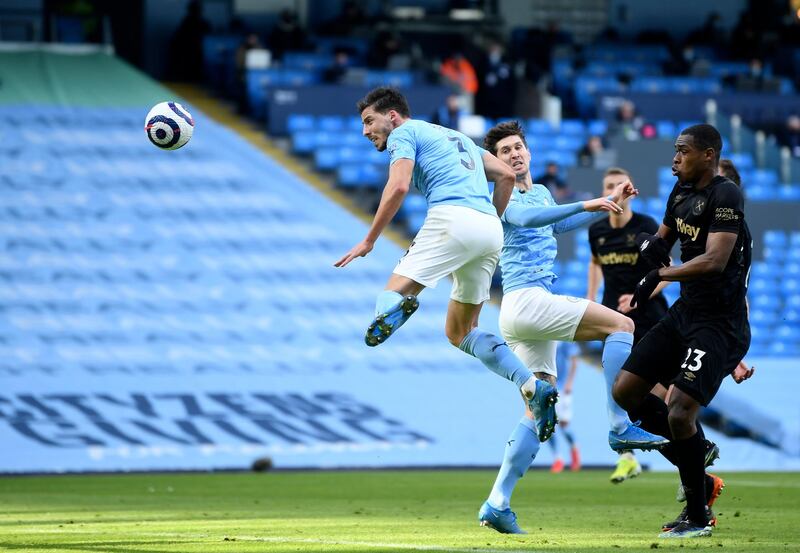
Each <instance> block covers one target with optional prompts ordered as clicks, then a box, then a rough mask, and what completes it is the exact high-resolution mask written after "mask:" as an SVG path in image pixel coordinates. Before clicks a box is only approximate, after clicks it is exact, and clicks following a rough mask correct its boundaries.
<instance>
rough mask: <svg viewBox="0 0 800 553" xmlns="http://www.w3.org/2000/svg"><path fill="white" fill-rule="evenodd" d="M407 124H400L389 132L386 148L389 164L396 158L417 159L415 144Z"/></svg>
mask: <svg viewBox="0 0 800 553" xmlns="http://www.w3.org/2000/svg"><path fill="white" fill-rule="evenodd" d="M406 127H407V125H401V126H399V127H397V128H396V129H395V130H393V131H392V132H391V133H390V134H389V138H388V139H387V140H386V149H387V150H388V151H389V165H391V164H392V163H394V162H395V161H397V160H398V159H410V160H411V161H416V159H417V144H416V141H415V140H414V137H413V136H412V135H411V130H410V129H408V128H406Z"/></svg>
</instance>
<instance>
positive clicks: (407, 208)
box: [402, 194, 428, 217]
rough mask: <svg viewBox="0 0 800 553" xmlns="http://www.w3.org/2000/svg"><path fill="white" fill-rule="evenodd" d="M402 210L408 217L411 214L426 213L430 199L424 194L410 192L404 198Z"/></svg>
mask: <svg viewBox="0 0 800 553" xmlns="http://www.w3.org/2000/svg"><path fill="white" fill-rule="evenodd" d="M402 210H403V212H404V214H405V216H406V217H408V216H410V215H411V214H418V213H423V214H425V213H427V212H428V201H427V200H426V199H425V196H423V195H422V194H409V195H407V196H406V198H405V200H403V207H402Z"/></svg>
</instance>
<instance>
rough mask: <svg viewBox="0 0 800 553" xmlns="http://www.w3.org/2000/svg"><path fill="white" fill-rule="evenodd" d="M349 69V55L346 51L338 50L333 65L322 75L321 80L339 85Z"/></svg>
mask: <svg viewBox="0 0 800 553" xmlns="http://www.w3.org/2000/svg"><path fill="white" fill-rule="evenodd" d="M349 69H350V54H349V52H348V51H347V50H344V49H339V50H336V53H335V54H334V57H333V65H331V66H330V67H328V68H327V69H326V70H325V71H324V72H323V73H322V80H323V81H324V82H326V83H341V82H342V81H343V80H344V78H345V76H346V75H347V71H348V70H349Z"/></svg>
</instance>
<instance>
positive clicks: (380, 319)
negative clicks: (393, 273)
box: [364, 290, 419, 347]
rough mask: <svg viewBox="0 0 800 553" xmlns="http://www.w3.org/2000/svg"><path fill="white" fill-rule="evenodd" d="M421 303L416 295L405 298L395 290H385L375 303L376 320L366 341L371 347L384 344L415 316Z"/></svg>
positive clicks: (365, 337) (368, 330) (367, 334)
mask: <svg viewBox="0 0 800 553" xmlns="http://www.w3.org/2000/svg"><path fill="white" fill-rule="evenodd" d="M418 307H419V301H417V297H416V296H414V295H411V294H409V295H407V296H403V295H402V294H398V293H397V292H395V291H393V290H384V291H383V292H381V293H380V294H379V295H378V300H377V301H376V303H375V320H373V321H372V324H370V325H369V327H368V328H367V333H366V335H365V336H364V341H365V342H366V343H367V345H368V346H370V347H375V346H377V345H378V344H382V343H383V342H385V341H386V339H387V338H389V336H391V335H392V334H393V333H394V332H395V331H396V330H397V329H398V328H400V327H401V326H403V324H404V323H405V322H406V321H407V320H408V319H409V317H411V315H413V314H414V312H415V311H416V310H417V308H418Z"/></svg>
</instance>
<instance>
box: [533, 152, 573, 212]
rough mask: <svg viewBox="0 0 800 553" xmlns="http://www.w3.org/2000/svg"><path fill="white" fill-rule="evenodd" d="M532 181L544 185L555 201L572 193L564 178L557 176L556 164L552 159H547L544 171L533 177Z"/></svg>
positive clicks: (559, 200)
mask: <svg viewBox="0 0 800 553" xmlns="http://www.w3.org/2000/svg"><path fill="white" fill-rule="evenodd" d="M533 182H535V183H537V184H543V185H544V186H546V187H547V188H548V190H550V193H551V194H552V195H553V197H554V198H555V200H556V201H557V202H561V201H562V200H563V199H564V198H567V197H569V196H570V194H571V193H572V192H571V190H570V189H569V187H568V186H567V183H566V182H564V179H562V178H561V177H560V176H559V174H558V164H557V163H556V162H554V161H548V162H547V165H546V166H545V169H544V173H542V174H541V175H539V176H538V177H536V178H535V179H533Z"/></svg>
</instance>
